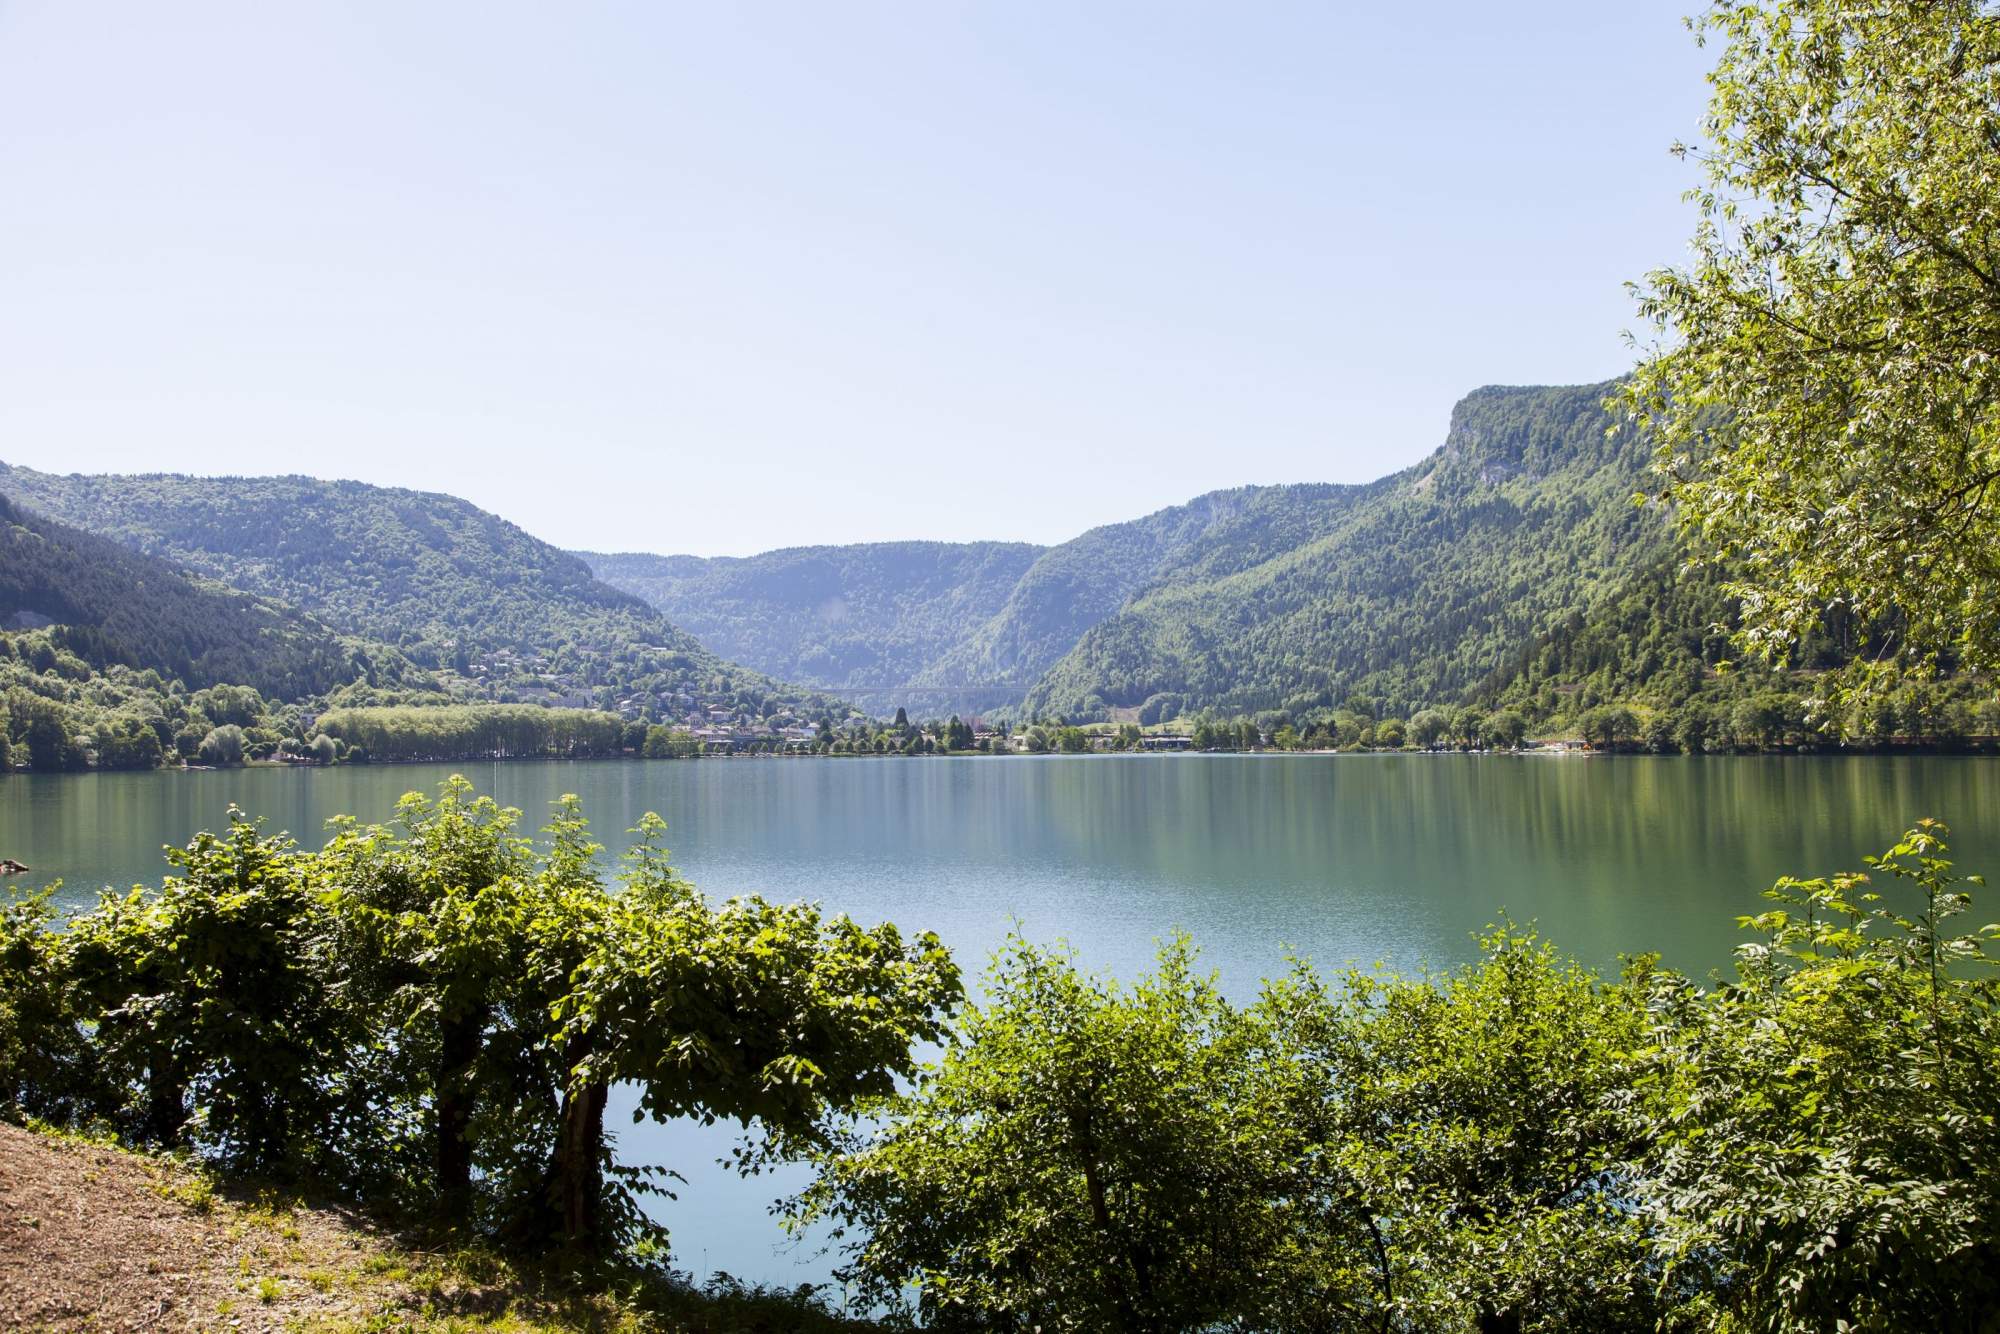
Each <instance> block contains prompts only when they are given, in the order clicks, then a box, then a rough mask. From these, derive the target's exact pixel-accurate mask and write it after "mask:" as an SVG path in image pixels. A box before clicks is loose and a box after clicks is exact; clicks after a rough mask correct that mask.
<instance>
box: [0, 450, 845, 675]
mask: <svg viewBox="0 0 2000 1334" xmlns="http://www.w3.org/2000/svg"><path fill="white" fill-rule="evenodd" d="M0 491H8V492H11V493H13V494H14V495H15V496H16V497H17V498H18V499H19V500H21V501H22V502H23V503H25V504H27V505H29V506H31V507H33V508H36V509H38V510H40V511H42V512H44V513H47V514H50V515H52V516H54V517H56V518H58V519H60V520H62V521H64V522H67V523H70V524H74V525H76V526H78V527H82V528H87V529H89V530H91V531H93V532H97V533H101V534H103V535H105V536H107V537H111V538H114V539H116V540H117V541H118V542H120V543H122V544H124V545H125V546H127V547H130V548H132V549H134V550H137V551H140V552H144V553H147V554H151V555H156V556H160V557H163V558H166V559H168V560H171V561H173V562H174V563H176V564H179V565H182V566H185V567H187V568H188V569H191V570H193V571H196V572H197V573H200V574H203V575H207V576H210V577H213V578H215V579H219V580H222V581H224V582H226V583H229V584H232V585H234V586H236V587H238V588H241V589H245V590H247V591H250V592H253V593H259V594H263V595H266V596H269V597H274V598H278V599H280V600H282V601H284V602H286V603H289V604H291V605H293V606H296V607H299V608H301V609H303V610H305V611H307V612H310V613H312V614H313V615H314V616H317V617H318V618H320V619H321V620H324V621H325V622H327V623H328V624H330V625H332V626H333V627H335V628H336V629H338V630H341V631H344V632H347V633H350V634H357V635H365V636H369V637H372V638H378V639H382V640H385V641H387V642H389V643H391V644H394V645H395V646H397V647H398V648H399V649H401V650H402V651H403V652H404V653H405V654H406V655H408V657H409V658H410V659H411V660H413V661H414V662H416V663H418V664H420V665H422V666H424V667H427V668H432V669H435V670H437V671H439V672H440V673H442V674H443V675H444V677H445V680H446V683H447V684H448V685H449V686H450V687H451V688H452V689H453V691H454V693H457V694H460V695H464V696H466V697H469V698H492V699H514V700H527V701H530V702H536V701H540V702H562V703H574V704H582V703H589V704H594V705H600V706H602V705H607V704H611V703H614V702H615V701H617V700H619V699H626V700H640V701H643V702H644V704H645V705H646V706H647V707H648V708H649V709H650V710H652V711H655V712H661V713H664V712H669V711H677V710H680V709H682V708H687V707H691V706H693V705H694V704H697V703H703V702H720V703H724V704H728V705H731V706H735V707H740V708H744V709H748V710H750V711H752V712H761V711H763V710H765V709H766V708H767V707H769V706H771V705H772V704H773V703H774V702H778V701H789V702H795V703H798V704H800V705H802V706H803V705H806V704H807V703H808V701H807V700H806V699H805V697H804V696H802V695H801V694H799V692H796V691H792V690H789V689H787V688H784V687H780V686H777V685H775V684H774V683H772V682H770V681H768V680H765V679H764V678H762V677H761V676H759V675H758V674H756V673H754V672H749V671H745V670H743V669H741V668H737V667H735V666H733V665H732V664H729V663H726V662H724V661H723V660H721V659H719V658H717V657H716V656H715V655H714V654H712V653H710V652H709V651H708V650H707V649H705V648H704V647H702V645H701V644H699V643H698V642H697V641H696V640H695V639H694V638H693V637H692V636H690V635H688V634H686V633H684V632H683V631H681V630H679V629H677V628H676V627H675V626H673V625H672V624H670V623H669V622H668V621H667V620H666V619H665V618H664V617H663V616H661V615H660V614H659V613H658V612H657V611H655V610H654V609H653V608H652V607H650V606H648V605H647V604H646V603H645V602H644V601H642V600H641V599H639V598H637V597H634V596H632V595H631V594H629V593H624V592H621V591H619V590H617V589H615V588H612V587H610V586H609V585H606V584H603V583H601V582H599V581H598V580H597V579H596V577H595V576H594V575H592V574H591V572H590V568H589V567H588V566H587V565H585V564H584V563H583V562H582V561H581V560H578V559H577V558H576V557H574V556H571V555H569V554H567V553H565V552H563V551H560V550H558V549H556V548H555V547H552V546H550V545H548V544H547V543H545V542H541V541H539V540H537V539H536V538H534V537H531V536H529V535H528V534H527V533H526V532H524V531H523V530H522V529H520V528H519V527H517V526H516V525H514V524H512V523H508V522H507V521H505V520H503V519H500V518H498V517H497V516H495V515H492V514H488V513H486V512H485V511H483V510H481V509H479V508H478V507H476V506H474V505H471V504H469V503H467V502H466V501H463V500H459V499H456V498H454V497H451V496H443V495H435V494H429V493H424V492H416V491H406V490H400V489H394V488H388V487H377V486H369V485H365V484H363V483H359V482H345V481H337V482H328V481H320V480H317V479H315V478H310V477H297V476H292V477H186V476H175V475H165V474H155V475H149V476H81V475H74V474H72V475H67V476H57V475H53V474H48V473H40V472H35V471H32V470H29V469H26V468H19V467H9V466H7V465H4V464H0ZM810 703H811V704H812V705H813V706H814V707H822V708H824V707H833V706H831V705H830V704H829V702H827V701H811V702H810Z"/></svg>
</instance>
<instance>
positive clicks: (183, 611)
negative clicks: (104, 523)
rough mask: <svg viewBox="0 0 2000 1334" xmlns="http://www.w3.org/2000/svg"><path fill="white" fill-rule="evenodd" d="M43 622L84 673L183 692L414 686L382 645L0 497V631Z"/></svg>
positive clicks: (289, 694)
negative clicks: (175, 685)
mask: <svg viewBox="0 0 2000 1334" xmlns="http://www.w3.org/2000/svg"><path fill="white" fill-rule="evenodd" d="M44 627H53V630H52V636H51V642H52V643H54V644H56V645H58V646H59V647H60V648H61V649H63V650H65V651H67V652H69V653H71V654H73V655H75V656H76V657H77V658H79V659H81V660H82V661H84V662H85V663H88V664H89V665H90V666H92V667H94V668H98V669H104V668H109V667H112V666H124V667H130V668H137V669H141V670H151V671H154V672H157V673H158V674H159V675H160V676H161V677H163V678H167V679H170V680H176V681H179V682H181V683H182V684H184V685H186V686H187V687H189V688H190V689H200V688H201V687H204V686H213V685H222V684H230V685H247V686H250V687H252V688H254V689H255V690H257V691H259V692H260V693H262V694H264V695H268V696H272V697H274V698H279V699H297V698H300V697H302V696H305V695H313V694H322V693H324V692H326V691H329V690H332V689H334V688H336V687H338V686H343V685H347V684H349V683H351V682H355V681H362V682H366V683H369V684H372V685H381V686H387V687H400V686H407V685H412V684H422V681H421V679H420V678H419V677H418V675H417V674H416V673H414V672H413V671H412V670H411V668H410V665H409V663H407V662H406V661H404V660H403V658H402V657H401V655H400V654H398V653H396V652H395V651H394V650H391V649H386V648H384V647H382V646H380V645H372V646H371V645H367V644H364V643H362V642H360V641H356V640H352V639H343V638H342V637H341V636H339V635H337V634H335V633H334V632H333V631H331V630H329V629H328V628H327V627H326V626H325V625H323V624H321V623H319V622H318V621H316V620H314V619H313V618H311V617H309V616H305V615H302V614H301V613H299V612H298V611H296V610H294V609H293V608H290V607H287V606H284V605H282V604H281V603H278V602H274V601H272V600H270V599H268V598H260V597H255V596H252V595H250V594H248V593H242V592H238V591H237V590H235V589H231V588H225V587H222V586H220V585H217V584H212V583H207V582H204V581H201V580H198V579H195V578H191V577H189V576H188V575H185V574H183V573H181V571H180V570H178V569H176V568H175V567H174V566H172V565H170V564H168V563H167V562H165V561H163V560H160V559H157V558H154V557H150V556H145V555H141V554H139V553H137V552H134V551H128V550H126V549H125V548H124V547H121V546H119V545H118V544H117V543H116V542H113V541H110V540H108V539H106V538H102V537H98V536H96V535H94V534H91V533H87V532H83V531H80V530H78V529H75V528H71V527H69V526H67V525H65V524H60V523H56V522H54V521H52V520H49V519H45V518H42V517H41V516H39V515H37V514H34V513H32V512H30V511H28V510H25V509H23V508H21V507H20V506H19V505H16V504H15V503H14V502H12V501H10V500H9V499H7V497H6V496H4V495H0V630H10V631H19V630H36V629H42V628H44Z"/></svg>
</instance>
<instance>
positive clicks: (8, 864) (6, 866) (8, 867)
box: [0, 857, 28, 875]
mask: <svg viewBox="0 0 2000 1334" xmlns="http://www.w3.org/2000/svg"><path fill="white" fill-rule="evenodd" d="M27 869H28V868H27V867H25V866H23V865H21V863H19V862H17V861H15V860H14V859H13V858H12V857H0V875H21V874H23V873H25V872H26V871H27Z"/></svg>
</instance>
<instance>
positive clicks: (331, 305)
mask: <svg viewBox="0 0 2000 1334" xmlns="http://www.w3.org/2000/svg"><path fill="white" fill-rule="evenodd" d="M1691 3H1692V0H1666V2H1665V3H1661V0H1627V2H1626V3H1617V4H1609V3H1605V0H1587V2H1578V3H1570V2H1567V0H1566V2H1564V3H1534V0H1523V2H1522V3H1517V4H1512V5H1496V4H1493V3H1490V0H1481V2H1480V3H1448V2H1440V3H1432V4H1428V5H1419V6H1411V5H1403V6H1379V5H1377V6H1360V5H1353V6H1350V5H1344V4H1338V3H1328V0H1319V2H1318V3H1297V4H1280V3H1248V4H1225V3H1220V0H1213V2H1211V3H1204V4H1174V3H1162V2H1161V0H1147V3H1133V4H1105V3H1090V2H1088V0H1064V2H1063V3H1045V4H1038V3H1022V2H1020V0H1004V2H1003V0H993V2H992V3H983V4H954V3H941V2H939V0H905V2H904V3H897V4H871V3H850V2H845V0H839V2H836V0H810V2H808V3H797V4H766V3H734V2H732V0H716V2H713V3H702V4H632V5H586V4H574V5H572V4H561V5H552V4H536V5H525V4H524V5H502V4H493V3H485V2H483V0H482V3H477V4H464V5H446V4H431V3H423V4H414V5H406V4H389V3H376V4H356V3H350V4H343V5H338V6H334V5H328V6H314V5H307V4H303V3H291V2H290V0H287V3H284V4H269V3H259V4H244V5H241V6H236V7H225V6H210V5H200V4H174V5H166V4H157V3H133V4H129V5H123V6H120V5H98V4H76V3H46V4H40V3H13V2H8V0H0V256H3V257H4V258H0V458H4V459H6V460H8V461H10V462H15V463H23V464H27V465H29V466H32V467H37V468H43V469H51V470H56V471H65V472H66V471H107V470H108V471H133V470H146V471H157V470H169V471H183V472H205V473H219V472H306V473H313V474H317V475H320V476H340V477H355V478H360V479H362V480H364V481H370V482H377V483H383V484H392V485H400V486H412V487H419V488H424V489H428V490H441V491H450V492H453V493H456V494H458V495H462V496H465V497H467V498H468V499H470V500H473V501H475V502H476V503H478V504H480V505H483V506H486V507H487V508H489V509H493V510H495V511H498V512H499V513H501V514H503V515H505V516H507V517H508V518H511V519H513V520H515V521H517V522H519V523H521V524H522V525H523V526H525V527H527V528H528V529H529V530H530V531H532V532H534V533H536V534H537V535H539V536H542V537H545V538H548V539H549V540H552V541H555V542H559V543H561V544H563V545H565V546H589V547H598V548H614V549H631V550H652V551H692V552H697V553H701V554H744V553H749V552H753V551H758V550H763V549H765V548H768V547H773V546H789V545H797V544H803V543H811V542H847V541H864V540H876V539H890V538H951V539H962V538H973V537H993V538H1013V539H1027V540H1033V541H1044V542H1049V541H1060V540H1062V539H1064V538H1067V537H1071V536H1073V535H1075V534H1076V533H1077V532H1079V531H1081V530H1082V529H1084V528H1087V527H1089V526H1091V525H1093V524H1097V523H1103V522H1108V521H1113V520H1117V519H1123V518H1129V517H1132V516H1135V515H1138V514H1142V513H1145V512H1148V511H1150V510H1153V509H1157V508H1159V507H1160V506H1162V505H1167V504H1172V503H1176V502H1179V501H1182V500H1185V499H1187V498H1189V497H1191V496H1194V495H1196V494H1198V493H1200V492H1202V491H1206V490H1211V489H1214V488H1216V487H1222V486H1234V485H1240V484H1243V483H1247V482H1287V481H1360V480H1366V479H1368V478H1372V477H1375V476H1379V475H1380V474H1382V473H1384V472H1388V471H1390V470H1392V469H1395V468H1398V467H1401V466H1403V465H1405V464H1407V463H1409V462H1411V461H1413V460H1415V459H1417V458H1418V457H1420V456H1422V455H1423V454H1425V453H1426V452H1428V451H1429V450H1431V449H1432V448H1434V447H1435V446H1436V445H1437V444H1438V442H1439V440H1440V439H1441V437H1442V433H1443V430H1444V426H1445V421H1446V417H1447V413H1448V412H1449V410H1450V407H1451V404H1452V403H1453V401H1454V400H1456V399H1457V398H1458V397H1459V396H1460V395H1461V394H1463V393H1464V392H1465V391H1467V390H1469V389H1471V388H1473V387H1475V386H1477V385H1481V384H1489V383H1551V382H1576V381H1585V380H1596V379H1602V378H1607V377H1609V376H1611V375H1614V374H1617V373H1618V372H1619V371H1620V370H1622V369H1624V367H1625V366H1626V365H1627V364H1628V363H1629V360H1630V356H1629V352H1628V349H1627V348H1626V346H1625V345H1624V343H1623V341H1622V340H1621V338H1620V332H1621V330H1623V329H1626V328H1628V327H1631V326H1632V325H1633V323H1634V318H1635V317H1634V315H1633V312H1632V309H1631V306H1630V302H1629V300H1628V299H1627V297H1626V295H1625V293H1624V291H1623V289H1622V283H1623V282H1624V281H1625V280H1627V279H1629V278H1634V277H1637V276H1638V275H1639V274H1641V273H1642V272H1643V271H1644V270H1646V269H1647V268H1649V267H1652V266H1655V265H1657V264H1659V263H1662V262H1670V261H1673V260H1675V259H1678V258H1679V257H1680V255H1681V253H1682V249H1683V245H1684V241H1685V238H1686V236H1687V234H1688V232H1689V229H1690V225H1691V222H1690V217H1689V213H1688V210H1687V209H1686V208H1685V207H1684V206H1683V205H1681V204H1680V203H1679V193H1680V191H1681V189H1682V188H1683V187H1684V186H1685V185H1686V184H1687V183H1688V178H1689V173H1688V169H1687V168H1686V167H1685V166H1683V165H1682V164H1679V163H1677V162H1675V161H1674V160H1673V159H1672V158H1671V157H1670V156H1669V154H1668V152H1667V149H1668V146H1669V145H1670V144H1671V143H1672V142H1673V141H1674V140H1675V139H1676V138H1692V137H1694V135H1695V133H1696V131H1697V127H1698V116H1699V113H1700V109H1701V106H1702V102H1703V96H1704V85H1703V83H1702V79H1701V74H1702V70H1703V69H1704V68H1705V59H1704V56H1703V54H1702V53H1701V52H1700V51H1698V50H1697V49H1696V48H1695V47H1694V45H1693V42H1692V40H1691V39H1690V38H1689V36H1688V35H1687V33H1686V32H1685V31H1684V30H1683V29H1682V28H1681V26H1680V23H1679V17H1678V16H1679V15H1680V14H1681V13H1682V12H1684V11H1685V10H1686V9H1687V8H1689V7H1690V5H1691Z"/></svg>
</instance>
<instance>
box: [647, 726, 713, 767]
mask: <svg viewBox="0 0 2000 1334" xmlns="http://www.w3.org/2000/svg"><path fill="white" fill-rule="evenodd" d="M639 753H640V754H642V755H644V756H645V757H646V758H647V759H649V760H684V759H692V758H693V757H695V756H696V755H699V754H700V753H701V743H700V742H699V741H697V740H695V738H694V734H693V733H691V732H685V731H682V730H680V729H679V728H673V727H662V726H659V725H657V724H656V725H654V726H652V727H649V728H647V729H646V740H645V742H644V744H643V745H641V747H640V750H639Z"/></svg>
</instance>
